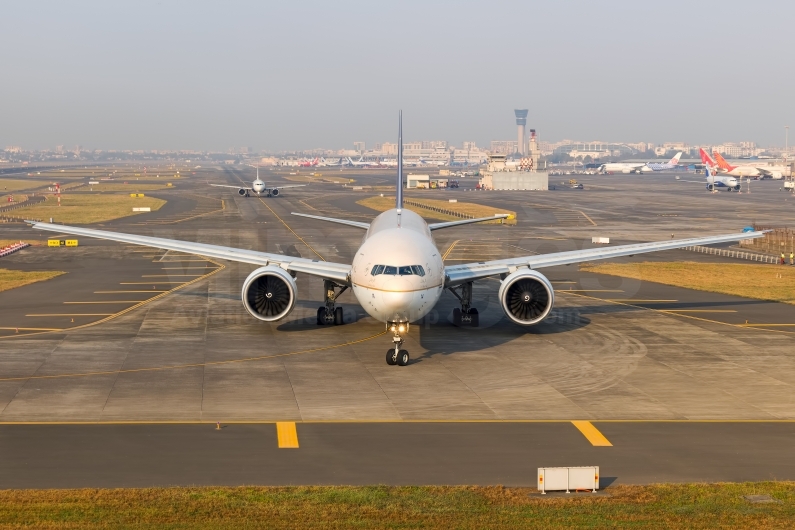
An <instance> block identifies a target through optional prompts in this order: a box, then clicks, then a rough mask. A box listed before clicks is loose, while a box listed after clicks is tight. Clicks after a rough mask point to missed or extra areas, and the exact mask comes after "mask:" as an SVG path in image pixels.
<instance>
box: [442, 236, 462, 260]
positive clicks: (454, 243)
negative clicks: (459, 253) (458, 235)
mask: <svg viewBox="0 0 795 530" xmlns="http://www.w3.org/2000/svg"><path fill="white" fill-rule="evenodd" d="M459 241H461V240H460V239H456V240H455V241H453V243H452V244H451V245H450V246H449V247H448V248H447V250H446V251H445V253H444V254H442V261H444V260H446V259H447V256H449V255H450V253H451V252H452V251H453V249H454V248H455V246H456V245H457V244H458V242H459Z"/></svg>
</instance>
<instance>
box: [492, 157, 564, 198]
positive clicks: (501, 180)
mask: <svg viewBox="0 0 795 530" xmlns="http://www.w3.org/2000/svg"><path fill="white" fill-rule="evenodd" d="M481 175H482V177H481V179H480V187H481V189H486V190H527V191H541V190H544V191H545V190H548V189H549V173H547V172H546V171H536V170H535V165H534V164H533V163H532V159H522V161H520V162H518V163H513V162H508V161H507V160H506V157H505V155H491V156H490V157H489V165H488V167H487V169H485V170H482V171H481Z"/></svg>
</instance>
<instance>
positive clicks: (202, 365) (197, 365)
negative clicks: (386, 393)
mask: <svg viewBox="0 0 795 530" xmlns="http://www.w3.org/2000/svg"><path fill="white" fill-rule="evenodd" d="M126 311H129V309H128V310H126ZM126 311H124V312H126ZM91 325H93V324H86V325H84V326H77V327H88V326H91ZM72 329H74V328H72ZM61 331H64V330H61ZM385 334H386V331H381V332H380V333H376V334H375V335H371V336H369V337H365V338H363V339H358V340H351V341H348V342H342V343H340V344H334V345H331V346H321V347H319V348H310V349H308V350H299V351H294V352H288V353H277V354H275V355H260V356H258V357H244V358H242V359H229V360H228V361H211V362H205V363H189V364H175V365H172V366H152V367H149V368H130V369H127V370H105V371H101V372H83V373H74V374H57V375H32V376H29V377H5V378H0V381H27V380H29V379H63V378H67V377H90V376H94V375H111V374H130V373H136V372H161V371H164V370H177V369H182V368H205V367H207V366H220V365H224V364H236V363H248V362H253V361H264V360H267V359H277V358H279V357H292V356H294V355H301V354H304V353H313V352H318V351H326V350H333V349H334V348H341V347H342V346H351V345H353V344H360V343H362V342H367V341H368V340H372V339H375V338H378V337H381V336H382V335H385Z"/></svg>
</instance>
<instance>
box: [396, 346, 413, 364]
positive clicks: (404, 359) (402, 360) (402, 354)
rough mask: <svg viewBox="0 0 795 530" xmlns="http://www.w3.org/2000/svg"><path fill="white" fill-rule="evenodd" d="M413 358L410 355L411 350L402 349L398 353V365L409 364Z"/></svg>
mask: <svg viewBox="0 0 795 530" xmlns="http://www.w3.org/2000/svg"><path fill="white" fill-rule="evenodd" d="M410 360H411V358H410V357H409V352H408V351H406V350H400V351H399V352H398V354H397V364H398V366H407V365H408V364H409V361H410Z"/></svg>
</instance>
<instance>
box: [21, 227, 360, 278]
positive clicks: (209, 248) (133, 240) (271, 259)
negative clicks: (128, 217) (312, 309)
mask: <svg viewBox="0 0 795 530" xmlns="http://www.w3.org/2000/svg"><path fill="white" fill-rule="evenodd" d="M27 222H28V223H32V225H33V228H38V229H40V230H48V231H50V232H58V233H61V234H71V235H75V236H84V237H96V238H97V239H107V240H110V241H119V242H120V243H130V244H132V245H142V246H145V247H155V248H162V249H165V250H174V251H177V252H187V253H188V254H197V255H199V256H207V257H209V258H218V259H224V260H229V261H237V262H240V263H250V264H252V265H259V266H266V265H275V266H278V267H281V268H283V269H285V270H288V271H294V272H303V273H305V274H311V275H312V276H319V277H321V278H326V279H329V280H335V281H337V282H340V283H343V284H347V283H349V282H350V280H349V276H350V271H351V266H350V265H347V264H344V263H331V262H328V261H320V260H313V259H307V258H296V257H293V256H285V255H283V254H271V253H268V252H259V251H257V250H246V249H241V248H233V247H222V246H219V245H208V244H206V243H194V242H192V241H179V240H176V239H165V238H160V237H149V236H139V235H135V234H125V233H122V232H109V231H106V230H94V229H91V228H77V227H74V226H63V225H56V224H49V223H39V222H37V221H27Z"/></svg>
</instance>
